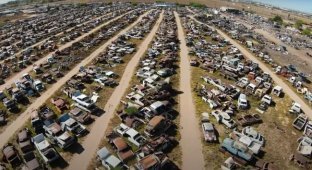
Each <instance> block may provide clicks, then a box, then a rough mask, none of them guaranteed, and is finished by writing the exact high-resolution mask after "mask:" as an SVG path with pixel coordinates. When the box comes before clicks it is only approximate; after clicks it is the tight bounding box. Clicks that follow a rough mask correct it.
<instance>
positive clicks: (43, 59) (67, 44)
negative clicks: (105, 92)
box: [0, 11, 131, 91]
mask: <svg viewBox="0 0 312 170" xmlns="http://www.w3.org/2000/svg"><path fill="white" fill-rule="evenodd" d="M130 12H131V11H129V12H127V13H125V14H123V15H120V16H118V17H116V18H114V19H111V20H109V21H108V22H105V23H103V24H101V25H99V26H97V27H95V28H94V29H92V30H91V31H90V32H88V33H86V34H83V35H81V36H79V37H78V38H76V39H75V40H74V41H70V42H68V43H66V44H64V45H62V46H60V47H59V48H58V49H59V50H63V49H65V48H67V47H70V46H71V45H72V44H74V43H75V42H79V41H81V40H82V39H83V38H85V37H87V36H89V35H90V34H92V33H94V32H96V31H98V30H100V29H101V28H102V27H104V26H106V25H108V24H110V23H111V22H113V21H115V20H117V19H119V18H121V17H123V16H124V15H126V14H128V13H130ZM53 53H54V52H51V53H49V54H47V55H46V56H45V57H42V58H40V59H39V60H38V61H36V62H35V63H33V65H34V64H36V65H40V64H42V63H43V62H45V61H46V60H47V58H48V57H49V56H51V55H52V54H53ZM33 65H30V66H28V67H27V68H25V69H23V70H22V71H20V72H18V73H17V74H15V75H14V76H12V77H9V78H8V79H6V80H5V83H4V84H2V85H1V86H0V91H2V90H4V89H5V87H7V86H9V85H11V84H13V83H14V81H15V80H17V79H19V78H21V77H22V75H23V74H24V73H28V72H30V71H31V70H32V68H33Z"/></svg>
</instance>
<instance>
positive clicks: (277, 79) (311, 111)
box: [190, 16, 312, 119]
mask: <svg viewBox="0 0 312 170" xmlns="http://www.w3.org/2000/svg"><path fill="white" fill-rule="evenodd" d="M190 18H192V19H193V20H194V21H196V22H198V23H201V24H204V23H202V22H200V21H198V20H196V19H195V18H194V17H192V16H190ZM206 25H207V24H206ZM207 26H209V27H211V26H210V25H207ZM214 29H216V28H214ZM216 30H217V32H218V33H219V34H220V35H221V36H222V37H224V38H225V39H227V40H229V41H230V42H231V44H233V45H234V46H235V47H237V48H238V49H239V50H240V51H241V53H242V54H243V55H244V56H246V57H247V58H248V59H250V60H252V61H254V62H256V63H258V64H259V67H260V68H261V69H262V70H263V71H264V72H267V73H269V74H270V76H271V77H272V79H273V80H274V82H275V83H276V84H277V85H279V86H281V87H282V88H283V91H284V92H285V93H286V94H287V95H288V96H289V97H290V98H291V99H292V100H294V101H296V102H297V103H299V104H300V105H301V109H302V110H303V112H304V113H305V114H306V115H307V116H308V117H309V118H310V119H312V109H311V107H310V106H309V105H308V104H306V103H305V102H304V101H303V99H301V98H300V96H298V94H297V93H295V92H294V91H293V90H292V89H291V88H290V87H289V86H288V85H287V84H286V83H285V82H284V81H283V80H282V79H281V78H280V77H278V76H277V75H276V74H275V73H274V72H273V71H272V70H271V69H270V68H269V67H267V66H266V65H265V64H264V63H262V62H261V61H260V60H258V58H257V57H256V56H254V55H253V54H252V53H251V52H249V51H248V50H246V49H245V48H244V47H243V46H242V45H241V44H239V43H237V42H236V41H235V40H233V39H232V38H230V37H229V36H228V35H226V34H225V33H223V32H222V31H221V30H219V29H216Z"/></svg>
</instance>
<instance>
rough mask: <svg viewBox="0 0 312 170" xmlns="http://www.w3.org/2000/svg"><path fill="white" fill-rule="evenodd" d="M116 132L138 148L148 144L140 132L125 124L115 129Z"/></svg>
mask: <svg viewBox="0 0 312 170" xmlns="http://www.w3.org/2000/svg"><path fill="white" fill-rule="evenodd" d="M115 131H116V132H117V133H119V134H120V135H122V136H124V137H126V138H127V139H128V140H129V141H130V142H131V143H132V144H134V145H135V146H137V147H140V146H142V145H143V144H145V143H146V138H144V137H143V136H142V135H141V134H140V133H139V132H138V131H136V130H135V129H133V128H130V127H128V126H127V125H125V124H123V123H121V124H120V125H119V126H117V127H116V128H115Z"/></svg>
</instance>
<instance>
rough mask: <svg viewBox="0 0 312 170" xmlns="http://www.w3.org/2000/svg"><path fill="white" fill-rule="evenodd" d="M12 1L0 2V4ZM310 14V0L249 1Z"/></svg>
mask: <svg viewBox="0 0 312 170" xmlns="http://www.w3.org/2000/svg"><path fill="white" fill-rule="evenodd" d="M9 1H13V0H0V4H3V3H7V2H9ZM250 1H254V2H261V3H265V4H270V5H273V6H277V7H281V8H288V9H292V10H296V11H302V12H307V13H310V14H312V0H250Z"/></svg>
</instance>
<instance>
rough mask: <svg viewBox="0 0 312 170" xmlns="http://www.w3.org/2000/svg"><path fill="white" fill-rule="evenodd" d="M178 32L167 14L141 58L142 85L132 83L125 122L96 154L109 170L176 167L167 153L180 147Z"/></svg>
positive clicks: (120, 114)
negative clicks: (176, 84)
mask: <svg viewBox="0 0 312 170" xmlns="http://www.w3.org/2000/svg"><path fill="white" fill-rule="evenodd" d="M157 18H158V17H157ZM176 30H177V26H176V23H175V18H174V15H173V12H172V11H165V12H164V18H163V21H162V22H161V24H160V27H159V30H158V31H157V34H156V36H155V38H154V40H153V41H152V44H151V47H150V48H148V50H147V53H146V54H145V56H144V57H142V59H141V60H140V64H139V68H138V70H137V72H136V74H135V76H136V78H134V79H137V80H139V83H138V84H133V85H132V87H131V89H130V92H128V94H127V95H126V96H125V98H124V99H123V100H122V101H121V103H122V104H123V108H122V109H121V110H119V111H117V113H116V115H117V116H118V118H120V120H121V123H120V124H119V125H117V126H116V127H114V128H113V131H111V132H109V133H108V134H107V136H106V140H107V142H108V144H109V146H105V147H103V148H101V149H100V150H98V151H97V159H98V161H101V163H102V165H103V166H105V167H106V168H108V169H114V168H117V167H119V168H124V169H128V168H129V167H134V168H135V169H142V170H143V169H173V168H175V166H174V165H173V164H172V162H171V161H170V160H169V158H168V157H167V156H166V153H168V152H170V151H171V149H172V148H174V146H176V144H177V141H176V139H175V137H174V134H172V133H175V132H174V131H175V128H176V127H175V124H174V123H173V119H174V117H175V116H174V113H175V111H174V110H173V109H172V107H173V105H174V104H175V101H174V99H173V97H174V96H175V90H174V89H173V87H172V84H171V83H170V77H171V76H173V75H174V74H175V68H176V65H175V64H176V61H177V57H178V49H179V47H178V44H179V43H178V39H177V36H176ZM132 32H133V31H130V33H132ZM112 151H113V153H112ZM115 153H116V155H117V157H116V156H115ZM135 158H136V161H135V162H136V163H135V164H134V163H132V162H133V161H131V160H134V159H135Z"/></svg>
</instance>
